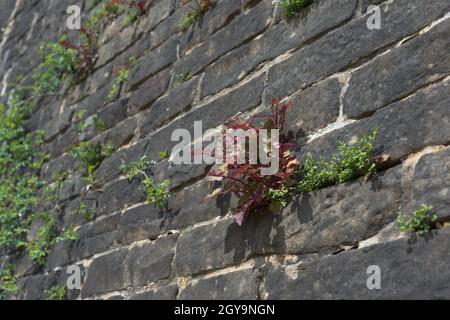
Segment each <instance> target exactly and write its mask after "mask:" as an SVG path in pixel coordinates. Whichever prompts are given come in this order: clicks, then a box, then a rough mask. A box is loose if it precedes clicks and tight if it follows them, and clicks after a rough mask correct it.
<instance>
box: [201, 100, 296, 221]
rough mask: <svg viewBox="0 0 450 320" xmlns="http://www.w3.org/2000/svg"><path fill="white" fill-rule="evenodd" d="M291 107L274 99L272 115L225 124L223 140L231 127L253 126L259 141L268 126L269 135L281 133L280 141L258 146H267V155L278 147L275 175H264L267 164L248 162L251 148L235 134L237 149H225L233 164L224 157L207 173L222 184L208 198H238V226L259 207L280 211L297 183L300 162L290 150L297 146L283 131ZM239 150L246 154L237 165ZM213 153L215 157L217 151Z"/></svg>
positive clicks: (265, 147) (235, 218)
mask: <svg viewBox="0 0 450 320" xmlns="http://www.w3.org/2000/svg"><path fill="white" fill-rule="evenodd" d="M290 107H291V103H286V104H280V101H279V100H274V101H273V104H272V107H271V113H270V114H257V115H254V116H252V117H250V118H249V119H245V118H244V117H242V116H237V117H235V118H233V119H232V120H230V121H229V122H227V123H225V129H224V130H223V131H222V135H223V137H224V140H226V139H227V137H228V138H229V135H227V133H228V132H229V131H230V129H231V130H238V129H241V130H247V129H253V130H254V131H252V132H254V133H255V134H256V135H257V137H258V140H257V141H260V140H259V136H260V132H261V129H266V130H267V132H269V134H268V136H270V133H271V132H272V130H278V133H279V143H274V144H271V143H269V144H271V145H270V146H268V145H267V144H266V143H264V145H260V143H259V144H258V146H257V149H258V152H259V149H260V148H264V152H265V153H266V154H267V155H268V156H269V154H270V152H273V150H274V149H273V148H278V149H279V153H278V154H279V159H278V160H279V169H278V172H277V173H276V174H274V175H262V174H261V169H262V168H263V167H268V165H263V164H260V163H259V162H260V161H259V162H258V163H257V164H251V163H250V161H249V159H250V155H249V150H250V147H249V144H248V141H246V143H245V144H242V143H240V141H239V138H238V137H235V136H233V138H232V139H233V141H232V142H231V144H232V145H234V148H233V150H232V152H231V154H230V153H229V150H227V151H226V153H227V155H226V157H227V159H230V158H229V157H230V156H231V157H232V158H234V160H235V161H234V163H231V164H230V162H232V161H226V159H225V158H224V159H223V161H222V162H223V163H224V164H217V161H216V164H215V165H214V166H213V169H211V172H210V173H209V175H208V180H209V181H210V182H213V181H215V182H217V181H220V187H219V188H216V189H214V190H213V191H212V192H211V193H210V194H209V195H208V196H207V197H206V198H205V200H210V199H213V198H215V197H218V196H220V195H224V194H233V195H235V196H236V197H237V199H238V201H237V205H236V206H235V208H234V209H233V213H234V221H235V222H236V223H237V224H238V225H242V224H243V222H244V220H245V219H246V217H247V216H248V214H249V213H251V212H254V211H255V210H256V209H258V208H263V207H268V208H269V210H270V211H271V212H273V213H279V212H280V211H281V209H282V208H283V207H285V206H286V205H287V198H288V197H289V194H290V192H291V190H292V186H293V185H294V184H295V180H294V179H293V175H294V171H295V170H296V169H297V167H298V166H299V161H298V160H297V158H296V156H295V154H294V153H292V151H291V150H292V149H293V148H294V146H295V145H294V144H291V143H288V138H287V135H286V134H285V133H284V132H283V130H284V127H285V121H286V113H287V111H288V109H289V108H290ZM269 141H270V140H269ZM242 145H245V148H244V149H242V148H240V150H239V146H242ZM224 149H225V143H224ZM203 152H205V151H203ZM238 152H245V155H246V157H245V162H244V163H243V164H237V162H238V161H236V160H237V157H238V154H237V153H238ZM211 156H213V157H215V155H214V152H213V153H212V154H211ZM216 159H217V157H216ZM240 162H242V161H240Z"/></svg>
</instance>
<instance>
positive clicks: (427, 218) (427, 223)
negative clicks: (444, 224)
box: [397, 204, 438, 236]
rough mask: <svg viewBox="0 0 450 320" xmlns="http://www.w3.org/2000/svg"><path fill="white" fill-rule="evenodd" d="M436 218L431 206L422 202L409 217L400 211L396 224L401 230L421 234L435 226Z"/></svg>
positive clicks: (426, 232)
mask: <svg viewBox="0 0 450 320" xmlns="http://www.w3.org/2000/svg"><path fill="white" fill-rule="evenodd" d="M437 219H438V217H437V215H436V213H435V212H434V211H433V207H432V206H428V205H425V204H423V205H421V206H420V207H418V208H417V209H416V210H414V212H413V213H412V215H411V216H410V217H407V216H405V215H404V214H403V213H400V214H399V216H398V218H397V226H398V228H399V230H400V231H402V232H413V233H416V234H417V235H419V236H423V235H426V234H428V233H429V232H430V230H431V229H432V228H433V227H434V226H435V224H436V221H437Z"/></svg>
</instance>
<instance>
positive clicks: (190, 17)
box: [180, 0, 214, 31]
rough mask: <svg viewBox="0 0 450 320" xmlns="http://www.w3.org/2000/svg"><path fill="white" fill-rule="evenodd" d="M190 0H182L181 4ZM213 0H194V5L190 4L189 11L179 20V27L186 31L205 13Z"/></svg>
mask: <svg viewBox="0 0 450 320" xmlns="http://www.w3.org/2000/svg"><path fill="white" fill-rule="evenodd" d="M189 2H190V0H183V1H182V4H184V5H186V4H188V3H189ZM213 6H214V2H213V1H211V0H194V5H191V4H190V8H191V12H189V13H188V14H187V15H186V16H185V17H184V18H183V19H182V20H181V22H180V29H181V30H182V31H187V30H188V29H189V28H190V27H191V26H193V25H194V24H196V23H197V21H199V20H200V18H201V17H203V16H204V15H205V13H206V12H208V11H209V10H210V9H211V8H212V7H213Z"/></svg>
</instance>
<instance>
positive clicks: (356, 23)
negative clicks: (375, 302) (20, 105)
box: [0, 0, 450, 300]
mask: <svg viewBox="0 0 450 320" xmlns="http://www.w3.org/2000/svg"><path fill="white" fill-rule="evenodd" d="M0 2H1V3H0V103H3V104H4V105H5V106H7V107H8V95H9V93H10V90H12V89H13V88H14V87H15V86H16V84H17V83H16V82H17V81H18V80H19V82H20V84H22V85H26V86H27V85H29V84H30V83H31V78H32V77H31V75H32V74H33V72H35V68H36V67H37V66H38V65H39V64H40V63H41V57H40V55H39V54H36V53H37V52H38V51H39V50H38V48H39V47H40V46H41V45H42V44H43V43H45V42H48V41H58V39H59V38H60V36H61V35H62V34H67V36H68V38H69V39H70V40H72V41H75V42H78V40H79V39H78V33H76V32H71V31H69V32H68V31H67V28H66V25H65V20H66V19H67V15H65V14H63V13H64V12H65V11H66V8H67V6H69V5H71V4H73V3H71V1H69V0H60V1H51V0H40V1H37V0H33V1H12V0H2V1H0ZM95 2H96V7H94V0H83V1H81V2H80V5H81V6H82V7H83V19H85V18H87V17H89V16H91V15H92V14H94V13H95V12H96V10H97V9H98V8H99V3H98V1H95ZM215 2H216V5H215V6H214V7H213V8H210V10H208V11H207V12H205V13H204V14H203V15H202V16H201V17H200V19H199V20H198V21H196V22H195V23H194V24H193V25H192V26H191V27H190V28H189V29H188V30H185V31H182V30H181V29H180V22H181V21H182V19H183V18H185V17H186V16H187V15H188V14H189V13H191V12H192V10H193V9H192V6H190V5H186V4H184V3H182V2H181V1H180V0H153V1H148V3H149V5H150V7H149V10H148V12H147V13H145V14H144V15H142V16H139V17H137V19H136V21H135V22H133V23H131V24H130V25H128V26H126V27H125V26H124V22H125V19H127V17H126V14H123V15H121V16H120V17H118V18H117V19H112V20H111V21H109V22H108V23H106V25H105V26H104V29H103V30H101V31H100V34H99V42H98V51H97V53H98V55H99V56H98V61H97V63H96V66H95V70H93V72H92V74H89V75H88V76H87V78H86V79H83V80H80V81H79V82H77V83H76V84H74V85H72V86H70V85H67V86H65V87H64V89H66V90H61V92H58V94H55V95H48V96H45V97H42V98H41V99H39V101H38V102H37V106H36V109H35V110H34V111H33V112H31V113H30V115H29V116H30V118H29V123H28V125H27V126H26V127H25V129H26V132H30V133H31V134H32V135H34V133H35V132H36V131H37V130H42V131H43V132H44V143H43V144H42V145H40V146H37V148H38V149H39V151H42V152H44V153H46V154H48V155H49V157H48V160H46V161H45V163H44V164H43V166H42V168H41V170H40V178H41V179H42V180H45V181H46V183H47V184H48V185H51V186H54V187H55V191H54V195H55V201H45V202H44V203H42V204H40V205H39V206H38V209H39V210H40V211H41V210H42V211H48V212H49V214H50V215H51V217H54V218H55V228H54V229H55V230H54V231H55V233H56V234H61V233H62V232H64V231H65V230H67V229H69V228H74V229H75V230H76V231H77V233H78V234H79V236H80V237H79V239H78V240H73V241H64V242H59V243H56V244H54V245H52V246H51V248H49V255H48V257H47V259H46V261H45V263H44V265H43V266H37V265H35V264H34V263H33V261H32V259H31V257H30V256H29V254H27V253H26V252H25V250H22V251H17V250H14V248H12V247H2V248H0V267H4V266H5V265H6V264H13V265H14V266H15V273H16V274H17V275H19V279H18V281H17V284H18V287H19V289H20V290H19V293H17V294H15V295H12V296H11V297H9V298H11V299H46V290H49V289H50V288H53V287H55V286H65V284H66V280H67V277H68V273H67V272H66V271H67V268H68V267H69V266H71V265H77V266H79V267H80V268H81V271H82V274H81V276H82V288H81V290H69V291H68V292H67V299H70V300H72V299H93V300H100V299H107V300H160V299H183V300H192V299H200V300H204V299H206V300H210V299H230V300H235V299H287V298H289V299H362V298H368V299H400V298H411V299H418V298H428V299H429V298H443V299H449V298H450V292H449V290H448V288H449V286H448V285H447V283H448V280H449V279H448V278H449V272H448V264H449V261H448V260H449V254H448V253H447V252H448V250H447V249H448V241H449V240H448V239H449V235H450V234H449V229H448V226H449V223H450V213H449V206H450V202H449V190H450V185H449V181H450V176H449V173H450V162H449V159H450V151H449V150H450V147H449V144H450V109H449V105H450V100H449V99H450V98H449V94H448V92H450V91H449V79H450V77H449V75H450V66H449V59H448V52H449V42H448V39H449V34H448V32H449V29H450V28H449V21H450V13H449V11H450V3H449V2H448V1H442V0H428V1H423V0H390V1H386V0H341V1H333V0H317V1H315V2H314V4H312V5H311V6H309V7H308V8H306V9H304V10H302V11H301V12H299V13H298V14H297V15H296V16H295V17H293V18H292V19H286V18H285V16H284V14H283V9H282V7H281V6H280V4H279V2H278V1H273V0H233V1H230V0H217V1H215ZM370 5H379V6H380V9H381V19H382V20H381V23H382V26H381V29H379V30H378V29H374V30H369V29H368V28H367V20H368V19H369V18H370V17H371V15H372V13H371V12H367V10H368V7H369V6H370ZM49 12H50V13H52V14H49ZM130 58H135V59H137V64H135V65H133V66H131V64H130ZM123 67H127V68H131V69H130V74H129V77H128V79H127V80H126V81H124V83H122V84H121V85H120V88H118V89H119V90H118V93H117V95H116V96H115V97H108V96H109V95H110V92H111V89H112V87H113V84H114V83H115V81H116V79H117V75H118V71H119V70H120V69H121V68H123ZM181 73H184V76H180V74H181ZM20 79H22V80H20ZM274 98H281V99H282V100H284V101H291V102H292V104H293V105H292V108H291V109H290V110H289V113H288V114H287V119H286V120H287V121H286V127H285V129H286V131H287V133H288V137H289V138H291V139H292V142H295V143H296V147H295V150H294V151H295V153H296V154H297V156H298V157H299V158H300V160H304V159H305V157H306V155H307V154H308V153H312V155H313V156H314V157H315V158H317V159H319V158H321V157H322V158H324V159H328V158H330V157H331V156H333V155H334V154H335V153H336V152H337V150H338V148H337V147H338V144H339V142H340V141H344V142H353V141H355V138H356V137H357V135H359V134H361V133H364V132H370V131H372V130H374V129H378V136H377V138H376V142H375V147H376V154H381V153H385V154H388V155H390V161H388V162H387V163H385V164H384V165H383V166H382V167H380V168H379V171H378V172H377V173H376V174H374V175H372V176H370V177H368V178H365V177H361V178H359V179H356V180H354V181H350V182H348V183H345V184H340V185H336V186H331V187H328V188H324V189H321V190H319V191H317V192H312V193H308V194H298V195H293V196H292V198H291V199H289V201H288V204H287V206H286V208H284V210H283V212H281V213H280V214H278V215H274V214H272V213H270V212H268V211H269V210H268V208H260V209H258V210H256V212H253V213H252V214H251V215H249V216H248V217H247V219H246V221H245V223H244V224H243V225H242V226H238V225H237V224H235V223H234V221H233V218H232V208H233V204H235V203H236V200H237V199H236V197H235V196H230V195H225V196H221V197H219V198H217V199H214V200H210V201H205V196H206V195H207V194H208V193H209V192H210V191H211V189H212V188H214V187H217V183H210V182H209V181H208V180H207V179H206V177H207V175H208V173H209V172H210V170H211V168H212V166H211V165H207V164H189V163H185V164H181V165H175V164H174V162H173V159H174V155H175V153H173V152H174V151H175V152H178V150H174V147H175V145H177V144H178V143H179V141H172V139H171V137H172V134H173V132H174V131H175V130H176V129H187V131H188V132H189V133H191V134H192V133H193V125H194V123H195V121H202V127H203V132H205V131H206V130H208V129H215V130H218V129H220V127H221V126H222V125H223V124H224V123H225V122H226V121H228V120H229V119H230V118H232V117H233V116H235V115H236V114H239V113H241V114H243V115H244V116H247V115H252V114H255V113H258V112H263V113H266V112H268V111H270V108H271V102H272V99H274ZM9 101H10V100H9ZM95 118H97V119H98V120H101V121H102V122H103V123H104V126H103V127H102V126H95V125H94V120H95ZM0 122H1V121H0ZM86 123H87V124H90V125H88V126H87V128H84V129H83V127H84V124H86ZM0 129H4V128H0ZM0 131H1V130H0ZM6 133H8V132H7V131H6ZM81 141H85V142H87V143H95V144H100V145H106V144H110V145H112V146H113V149H114V151H113V153H112V154H111V155H110V156H109V157H107V158H106V159H103V161H102V162H101V163H100V164H99V166H98V167H97V168H96V170H95V172H94V175H93V177H92V178H95V179H94V180H95V183H94V184H88V182H87V181H86V179H85V177H83V174H82V172H81V171H80V168H79V163H77V161H76V159H74V158H73V156H72V155H71V154H70V152H69V150H70V149H71V148H72V147H73V146H76V145H78V144H79V143H80V142H81ZM191 142H192V141H191ZM0 145H1V143H0ZM203 146H206V142H205V141H203ZM0 149H2V148H1V146H0ZM166 150H167V151H169V152H172V154H171V158H170V159H161V157H160V152H161V151H166ZM191 151H192V150H191ZM187 152H190V151H187ZM0 154H1V150H0ZM143 157H147V159H148V160H155V164H154V165H153V166H152V167H151V168H149V169H148V170H146V171H145V174H146V175H148V177H149V178H152V179H154V183H155V184H159V183H160V182H161V181H163V180H165V179H170V180H171V181H172V184H171V186H170V187H169V191H170V197H169V198H168V202H167V206H166V207H165V208H163V209H157V208H155V206H154V205H153V204H151V203H148V202H147V195H146V194H145V191H144V187H143V185H142V183H141V181H140V179H133V180H131V181H130V180H129V179H127V177H125V176H124V172H123V171H122V170H121V166H122V165H123V164H127V165H130V164H131V163H133V162H136V161H139V160H140V159H142V158H143ZM0 162H1V161H0ZM24 174H26V172H24ZM63 175H67V178H66V179H63V180H64V181H55V179H56V178H57V176H63ZM1 183H3V180H2V182H1ZM1 183H0V189H1ZM81 203H83V204H84V205H86V207H87V208H88V209H89V210H90V212H91V213H92V219H89V221H87V220H86V219H85V217H84V216H83V214H80V212H79V209H80V204H81ZM422 204H427V205H431V206H433V210H434V211H435V212H436V214H437V215H438V218H439V219H438V222H437V223H436V224H435V225H433V230H432V232H431V233H430V234H428V235H426V236H425V237H418V236H415V235H414V234H413V233H411V232H409V233H401V232H400V231H399V230H398V226H397V224H396V223H395V220H396V218H397V216H398V213H399V212H403V213H404V214H405V215H407V216H409V215H411V214H412V213H413V212H414V210H415V209H416V208H417V207H418V206H420V205H422ZM38 220H39V219H37V220H36V221H33V223H32V225H31V228H30V229H31V231H30V234H29V235H28V239H36V237H37V235H38V229H39V227H40V226H41V221H38ZM369 265H379V266H380V267H381V286H382V289H381V290H368V289H367V286H366V281H367V277H368V275H367V267H368V266H369Z"/></svg>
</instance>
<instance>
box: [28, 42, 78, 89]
mask: <svg viewBox="0 0 450 320" xmlns="http://www.w3.org/2000/svg"><path fill="white" fill-rule="evenodd" d="M40 56H41V57H42V59H43V60H42V62H41V63H40V64H39V66H38V68H37V69H35V71H34V72H33V75H32V78H33V81H34V86H33V87H32V93H31V94H32V95H33V96H34V97H39V96H43V95H48V94H55V93H56V91H57V90H58V89H59V88H60V87H61V85H62V83H63V82H64V81H66V80H68V81H69V82H71V83H72V82H73V80H74V79H73V76H74V74H75V72H76V67H77V65H78V57H77V52H76V50H74V49H71V48H65V47H64V46H63V45H62V44H61V43H54V42H49V43H46V44H44V45H42V46H41V48H40Z"/></svg>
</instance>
